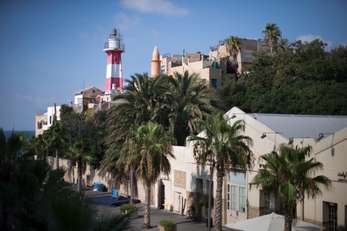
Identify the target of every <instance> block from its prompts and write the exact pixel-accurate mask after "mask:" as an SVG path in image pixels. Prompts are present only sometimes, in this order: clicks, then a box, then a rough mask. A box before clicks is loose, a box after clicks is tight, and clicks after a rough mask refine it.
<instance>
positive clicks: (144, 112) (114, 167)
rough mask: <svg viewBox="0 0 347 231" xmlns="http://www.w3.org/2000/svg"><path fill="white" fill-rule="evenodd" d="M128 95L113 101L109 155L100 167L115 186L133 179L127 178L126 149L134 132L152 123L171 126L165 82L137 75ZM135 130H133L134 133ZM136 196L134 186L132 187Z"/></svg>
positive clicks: (128, 175)
mask: <svg viewBox="0 0 347 231" xmlns="http://www.w3.org/2000/svg"><path fill="white" fill-rule="evenodd" d="M127 82H128V85H127V86H126V88H125V92H124V93H123V94H121V95H117V96H116V97H115V98H114V103H113V106H112V107H111V109H110V110H109V112H108V119H107V127H108V136H107V137H106V146H107V149H106V154H105V158H104V159H103V161H102V163H101V170H102V173H104V174H106V173H107V172H109V173H111V174H112V176H113V179H114V181H115V182H126V181H129V180H131V179H134V175H133V174H131V175H132V176H131V175H130V174H125V173H129V172H133V171H130V170H131V169H126V168H127V167H129V165H127V164H126V163H124V162H123V160H124V158H123V156H127V155H128V149H127V147H128V146H127V145H124V144H125V143H126V142H127V141H128V140H131V138H132V136H133V132H132V131H133V130H134V129H135V128H137V127H139V126H140V125H143V124H145V123H147V122H149V121H152V122H158V123H160V124H162V125H164V126H165V127H168V126H169V122H168V114H169V109H168V108H169V104H168V103H166V102H167V100H166V99H167V84H164V82H163V78H161V77H160V78H155V79H153V78H150V77H149V76H148V75H147V74H135V75H134V76H132V77H131V79H130V80H128V81H127ZM132 128H134V129H132ZM130 187H131V189H130V190H131V192H134V189H133V184H130Z"/></svg>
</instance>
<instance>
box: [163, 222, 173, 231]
mask: <svg viewBox="0 0 347 231" xmlns="http://www.w3.org/2000/svg"><path fill="white" fill-rule="evenodd" d="M160 226H161V227H163V228H164V230H165V231H175V230H176V223H175V222H173V221H170V220H161V221H160Z"/></svg>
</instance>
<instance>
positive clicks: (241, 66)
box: [209, 38, 268, 74]
mask: <svg viewBox="0 0 347 231" xmlns="http://www.w3.org/2000/svg"><path fill="white" fill-rule="evenodd" d="M239 41H240V49H239V52H238V53H237V55H236V59H235V57H234V56H233V55H232V54H230V52H229V50H228V47H227V42H226V40H224V41H220V42H219V43H218V45H216V46H214V47H210V52H209V59H210V60H215V61H218V63H219V64H220V65H221V68H222V70H223V74H233V73H237V74H240V73H243V72H247V71H248V70H249V66H250V64H251V63H252V62H253V60H254V54H255V53H256V52H260V51H267V50H268V49H267V47H266V45H265V43H264V42H263V41H262V40H255V39H246V38H239Z"/></svg>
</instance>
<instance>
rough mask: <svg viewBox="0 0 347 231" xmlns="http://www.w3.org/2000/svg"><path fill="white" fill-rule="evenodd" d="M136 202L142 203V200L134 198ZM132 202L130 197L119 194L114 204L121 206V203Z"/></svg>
mask: <svg viewBox="0 0 347 231" xmlns="http://www.w3.org/2000/svg"><path fill="white" fill-rule="evenodd" d="M132 201H133V203H134V204H137V203H140V202H141V201H140V200H139V199H132ZM129 203H130V197H129V196H127V197H125V196H118V197H117V198H116V199H115V200H114V201H113V202H112V204H111V205H112V206H120V205H124V204H129Z"/></svg>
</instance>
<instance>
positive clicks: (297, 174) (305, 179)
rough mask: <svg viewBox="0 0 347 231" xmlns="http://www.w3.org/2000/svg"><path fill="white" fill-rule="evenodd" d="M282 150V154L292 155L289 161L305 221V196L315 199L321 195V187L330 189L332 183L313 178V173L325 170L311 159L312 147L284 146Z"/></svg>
mask: <svg viewBox="0 0 347 231" xmlns="http://www.w3.org/2000/svg"><path fill="white" fill-rule="evenodd" d="M282 149H283V151H282V152H287V153H291V154H290V155H288V158H290V159H289V161H290V163H291V167H292V171H293V175H294V183H295V186H296V192H297V195H298V201H300V203H301V206H302V207H301V218H302V220H304V219H305V213H304V208H305V203H304V202H305V194H306V195H307V196H308V197H312V198H314V197H316V196H317V195H319V194H320V193H321V190H320V188H319V186H325V187H329V186H330V184H331V181H330V180H329V178H328V177H326V176H323V175H318V176H312V173H314V172H316V171H318V170H321V169H323V164H322V163H321V162H318V161H316V160H315V159H314V158H312V157H311V158H310V154H311V150H312V148H311V146H307V147H303V148H298V147H295V148H292V147H289V146H283V147H282Z"/></svg>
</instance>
